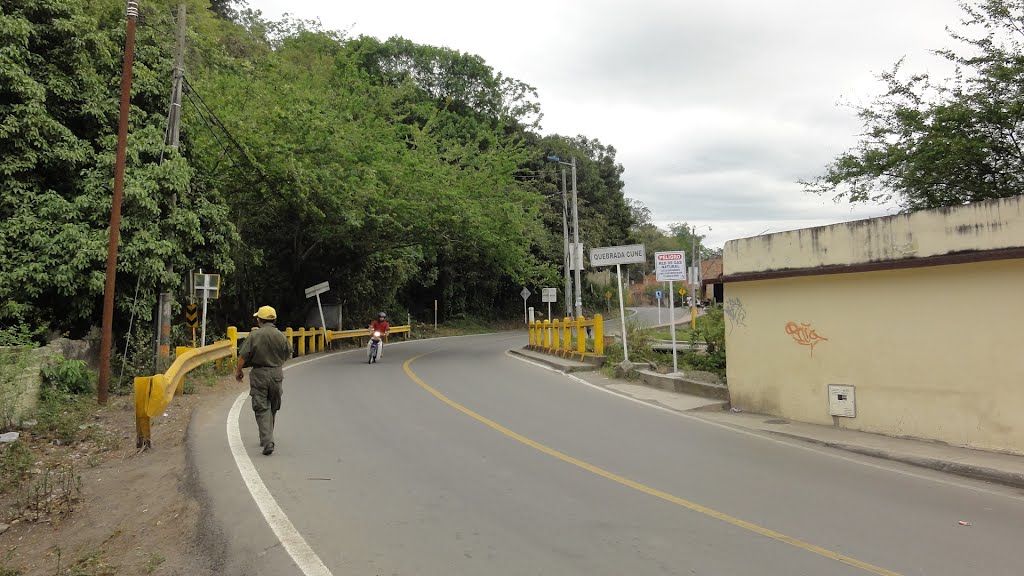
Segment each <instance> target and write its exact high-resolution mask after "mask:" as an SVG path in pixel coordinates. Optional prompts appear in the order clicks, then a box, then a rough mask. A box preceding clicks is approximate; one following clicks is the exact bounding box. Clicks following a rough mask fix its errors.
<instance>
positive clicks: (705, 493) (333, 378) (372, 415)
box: [190, 334, 1024, 576]
mask: <svg viewBox="0 0 1024 576" xmlns="http://www.w3.org/2000/svg"><path fill="white" fill-rule="evenodd" d="M524 341H525V334H499V335H491V336H483V337H471V338H452V339H440V340H434V341H419V342H411V343H408V344H393V345H390V346H388V347H387V348H386V354H385V358H384V359H383V361H382V363H380V364H378V365H373V366H368V365H366V364H364V363H363V360H364V355H363V354H362V353H359V352H356V353H349V354H336V355H329V356H323V357H320V358H318V359H315V360H311V361H306V362H304V363H298V364H295V365H294V366H292V367H291V368H289V370H288V371H287V372H286V384H285V386H286V389H285V390H286V391H285V395H284V407H283V410H282V412H281V413H280V414H279V422H278V430H277V451H276V452H275V453H274V454H273V455H272V456H270V457H264V456H262V455H260V453H259V446H258V440H257V437H256V430H255V424H254V423H253V417H252V412H251V410H250V409H249V407H248V404H247V403H246V402H245V399H244V398H241V397H240V398H239V399H238V401H236V402H234V403H233V404H231V406H228V405H223V406H217V407H212V408H211V409H210V410H209V411H208V412H207V413H204V414H203V415H202V417H199V418H197V420H196V421H194V423H193V426H192V428H191V429H190V448H191V450H192V451H193V454H192V456H191V463H192V464H193V469H194V471H195V472H194V473H195V475H196V479H197V480H198V483H197V484H198V485H200V486H201V489H200V492H201V493H203V494H204V495H205V498H206V500H207V510H208V517H207V531H206V536H205V537H204V541H205V542H206V543H207V544H206V546H207V547H208V548H210V549H211V550H212V551H213V552H215V553H217V554H219V555H221V556H222V557H223V559H224V564H223V572H222V573H224V574H275V575H292V574H295V575H299V574H306V575H308V576H311V575H313V574H319V575H325V576H326V575H328V574H333V575H335V576H341V575H363V574H366V575H413V574H418V575H450V574H486V575H496V576H499V575H509V576H511V575H516V576H518V575H523V574H551V575H564V574H581V575H616V576H618V575H622V574H644V575H646V574H673V575H675V574H683V575H687V574H700V575H744V574H758V575H779V576H793V575H799V574H806V575H816V576H817V575H863V574H880V575H890V576H891V575H894V574H901V575H911V574H913V575H928V576H943V575H949V576H964V575H967V574H985V575H987V576H991V575H1002V574H1006V575H1010V574H1020V572H1021V568H1020V560H1019V556H1018V555H1017V550H1016V546H1018V545H1019V540H1020V536H1021V534H1024V498H1022V497H1021V495H1020V494H1019V493H1018V492H1017V491H1014V490H1010V489H1004V488H1001V487H996V486H992V485H988V484H984V483H980V482H973V481H968V480H964V479H954V478H953V477H949V476H945V475H942V474H939V473H933V472H930V471H924V470H920V469H916V468H911V467H904V466H902V465H899V464H894V463H887V462H882V461H876V460H872V459H869V458H861V457H851V456H849V455H848V454H845V453H838V452H831V451H828V450H827V449H816V448H814V449H812V448H809V447H808V446H807V445H804V444H798V443H796V442H795V441H794V442H793V443H789V442H787V441H780V440H778V439H774V438H769V437H766V436H759V435H755V434H751V433H749V432H739V431H736V430H733V429H729V428H726V427H722V426H718V425H713V424H709V423H707V422H705V421H702V420H700V419H699V418H695V417H693V416H689V415H680V414H679V413H672V412H668V411H665V410H659V409H655V408H652V407H651V406H649V405H645V404H641V403H638V402H635V401H631V400H628V399H625V398H623V397H620V396H617V395H614V394H611V393H609V392H607V391H605V390H603V389H600V388H598V387H595V386H592V385H588V384H587V383H586V382H584V381H582V380H578V379H573V378H570V377H567V376H565V375H562V374H559V373H555V372H552V371H548V370H544V369H541V368H539V367H536V366H534V365H530V364H528V363H525V362H523V361H520V360H517V359H515V358H512V357H510V356H508V355H507V354H506V353H505V351H506V350H508V349H509V348H512V347H519V346H522V344H523V343H524ZM232 408H234V409H232ZM239 429H240V431H241V434H240V436H239V437H238V438H237V442H238V445H237V448H236V453H235V454H232V452H231V450H230V448H229V441H228V440H227V439H226V438H225V434H226V433H227V434H231V433H232V430H235V431H236V432H235V433H236V434H237V430H239ZM240 470H242V471H243V472H240ZM245 480H247V481H248V486H247V485H246V483H245ZM250 491H252V492H253V495H250ZM255 502H258V503H259V507H257V504H256V503H255ZM261 508H262V512H261ZM264 516H267V517H269V522H270V523H271V524H272V525H273V526H274V527H275V530H276V531H277V534H275V533H274V532H272V531H271V529H270V528H268V521H267V520H265V519H264ZM960 520H966V521H970V522H971V524H972V525H971V526H961V525H959V524H958V521H960ZM296 559H297V560H296ZM296 562H298V563H299V564H301V566H302V567H303V568H304V569H305V571H304V572H303V571H302V570H300V568H299V567H297V565H296Z"/></svg>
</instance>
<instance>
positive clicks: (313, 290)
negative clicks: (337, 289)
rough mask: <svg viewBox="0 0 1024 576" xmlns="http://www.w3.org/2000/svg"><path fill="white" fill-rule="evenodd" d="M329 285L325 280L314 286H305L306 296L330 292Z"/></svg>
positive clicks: (310, 296)
mask: <svg viewBox="0 0 1024 576" xmlns="http://www.w3.org/2000/svg"><path fill="white" fill-rule="evenodd" d="M330 290H331V285H330V284H329V283H327V282H321V283H319V284H317V285H316V286H310V287H309V288H306V298H312V297H313V296H316V295H317V294H323V293H324V292H330Z"/></svg>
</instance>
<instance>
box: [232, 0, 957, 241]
mask: <svg viewBox="0 0 1024 576" xmlns="http://www.w3.org/2000/svg"><path fill="white" fill-rule="evenodd" d="M248 4H249V6H250V7H251V8H254V9H257V10H260V11H261V12H263V14H264V16H265V17H268V18H271V19H277V18H279V17H280V16H281V15H282V14H284V13H286V12H287V13H289V14H291V15H293V16H296V17H300V18H309V19H312V18H318V19H319V20H320V21H321V22H322V23H323V25H324V26H325V27H327V28H332V29H338V30H348V31H349V34H350V35H359V34H365V35H369V36H376V37H378V38H381V39H386V38H388V37H390V36H395V35H398V36H403V37H405V38H408V39H410V40H412V41H414V42H417V43H421V44H431V45H435V46H447V47H449V48H453V49H456V50H459V51H462V52H470V53H474V54H478V55H480V56H482V57H483V58H484V59H485V60H486V61H487V62H488V64H490V65H491V66H493V67H494V68H495V69H496V70H498V71H501V72H502V73H504V74H505V75H507V76H512V77H514V78H517V79H519V80H522V81H524V82H526V83H528V84H530V85H532V86H535V87H536V88H537V90H538V93H539V96H540V103H541V107H542V110H543V113H544V119H543V122H542V125H543V132H544V133H558V134H563V135H567V136H573V135H577V134H584V135H586V136H588V137H590V138H597V139H598V140H600V141H601V142H602V143H604V144H609V145H612V146H614V147H615V149H616V150H617V151H618V154H617V159H618V161H619V162H620V163H622V165H623V166H624V167H625V174H624V176H623V178H624V180H625V182H626V195H627V196H628V197H631V198H636V199H638V200H640V201H642V202H643V203H644V204H645V205H647V206H648V207H649V208H650V209H651V213H652V216H653V218H654V221H655V223H657V224H659V225H661V226H666V225H667V224H669V223H671V222H680V221H686V222H690V223H692V224H696V225H698V226H710V227H711V230H710V231H708V230H707V228H703V229H702V230H700V231H699V232H700V233H702V234H705V235H706V236H707V242H708V244H710V245H713V246H718V245H721V244H722V243H724V242H725V241H726V240H729V239H733V238H742V237H746V236H754V235H757V234H759V233H761V232H762V231H765V230H768V231H770V232H779V231H783V230H792V229H796V228H804V227H809V226H818V225H822V224H831V223H835V222H840V221H843V220H853V219H860V218H869V217H873V216H880V215H885V214H887V213H891V212H892V211H894V209H893V208H892V207H885V206H875V205H870V206H864V205H858V206H851V205H849V204H847V203H843V204H836V203H835V202H833V201H832V199H831V198H821V197H817V196H812V195H808V194H806V193H804V192H803V190H802V188H801V187H800V186H799V185H798V184H797V183H796V181H797V179H799V178H806V179H810V178H813V177H814V176H816V175H818V174H820V173H821V172H822V170H823V168H824V166H825V164H826V163H827V162H828V161H829V160H831V159H832V158H833V157H835V155H836V154H838V153H840V152H842V151H843V150H845V149H847V148H849V147H850V146H852V145H853V144H855V143H856V141H857V134H858V132H859V130H860V128H861V125H860V123H859V121H858V120H857V118H856V116H855V114H854V111H853V110H852V109H851V108H850V107H849V106H848V105H843V104H842V103H844V102H846V103H854V104H857V103H868V102H870V101H871V100H872V98H873V96H875V95H877V94H878V93H879V92H880V91H881V90H882V89H883V86H882V85H881V84H880V83H879V82H878V81H877V79H876V76H877V74H878V73H879V72H881V71H883V70H885V69H888V68H889V67H890V66H891V65H892V64H893V63H895V62H896V61H897V60H898V59H900V58H903V57H906V64H905V68H904V69H905V70H912V71H929V72H931V73H933V74H936V75H939V76H945V75H946V74H947V73H948V71H949V68H948V66H947V65H946V64H945V63H944V62H942V61H941V60H939V59H937V58H935V57H934V56H932V55H931V54H930V50H933V49H938V48H944V47H950V46H953V45H954V44H953V43H952V41H951V40H950V39H949V37H948V36H947V34H946V32H945V28H944V27H945V26H946V25H953V26H956V25H958V24H959V22H960V20H961V17H962V13H961V11H960V9H959V7H958V6H957V2H956V0H720V1H717V2H715V1H711V2H708V1H702V2H698V1H696V0H630V1H629V2H627V1H624V0H619V1H612V0H543V1H542V0H518V1H516V2H500V3H499V2H487V1H481V0H473V1H468V0H435V1H433V2H423V1H422V0H417V1H413V0H390V1H376V2H338V1H337V0H303V1H296V0H248Z"/></svg>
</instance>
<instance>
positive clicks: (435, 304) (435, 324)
mask: <svg viewBox="0 0 1024 576" xmlns="http://www.w3.org/2000/svg"><path fill="white" fill-rule="evenodd" d="M434 332H437V300H434Z"/></svg>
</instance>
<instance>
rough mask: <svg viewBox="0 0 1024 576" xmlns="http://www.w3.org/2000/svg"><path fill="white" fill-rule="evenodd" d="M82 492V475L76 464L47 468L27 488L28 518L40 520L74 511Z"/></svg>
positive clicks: (26, 508)
mask: <svg viewBox="0 0 1024 576" xmlns="http://www.w3.org/2000/svg"><path fill="white" fill-rule="evenodd" d="M81 494H82V477H81V475H79V474H78V471H77V470H76V469H75V466H74V464H63V465H58V466H53V467H49V468H46V469H45V470H43V472H42V473H41V474H40V475H39V476H38V477H37V478H36V479H35V480H33V481H32V482H31V483H30V484H29V486H28V487H27V489H26V492H25V500H24V502H23V504H24V506H23V507H24V509H25V514H26V516H27V518H28V519H30V520H33V521H36V522H38V521H40V520H42V519H45V518H49V517H51V516H66V515H68V514H70V513H71V512H73V511H74V508H75V504H76V503H77V502H78V499H79V497H80V496H81Z"/></svg>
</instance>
